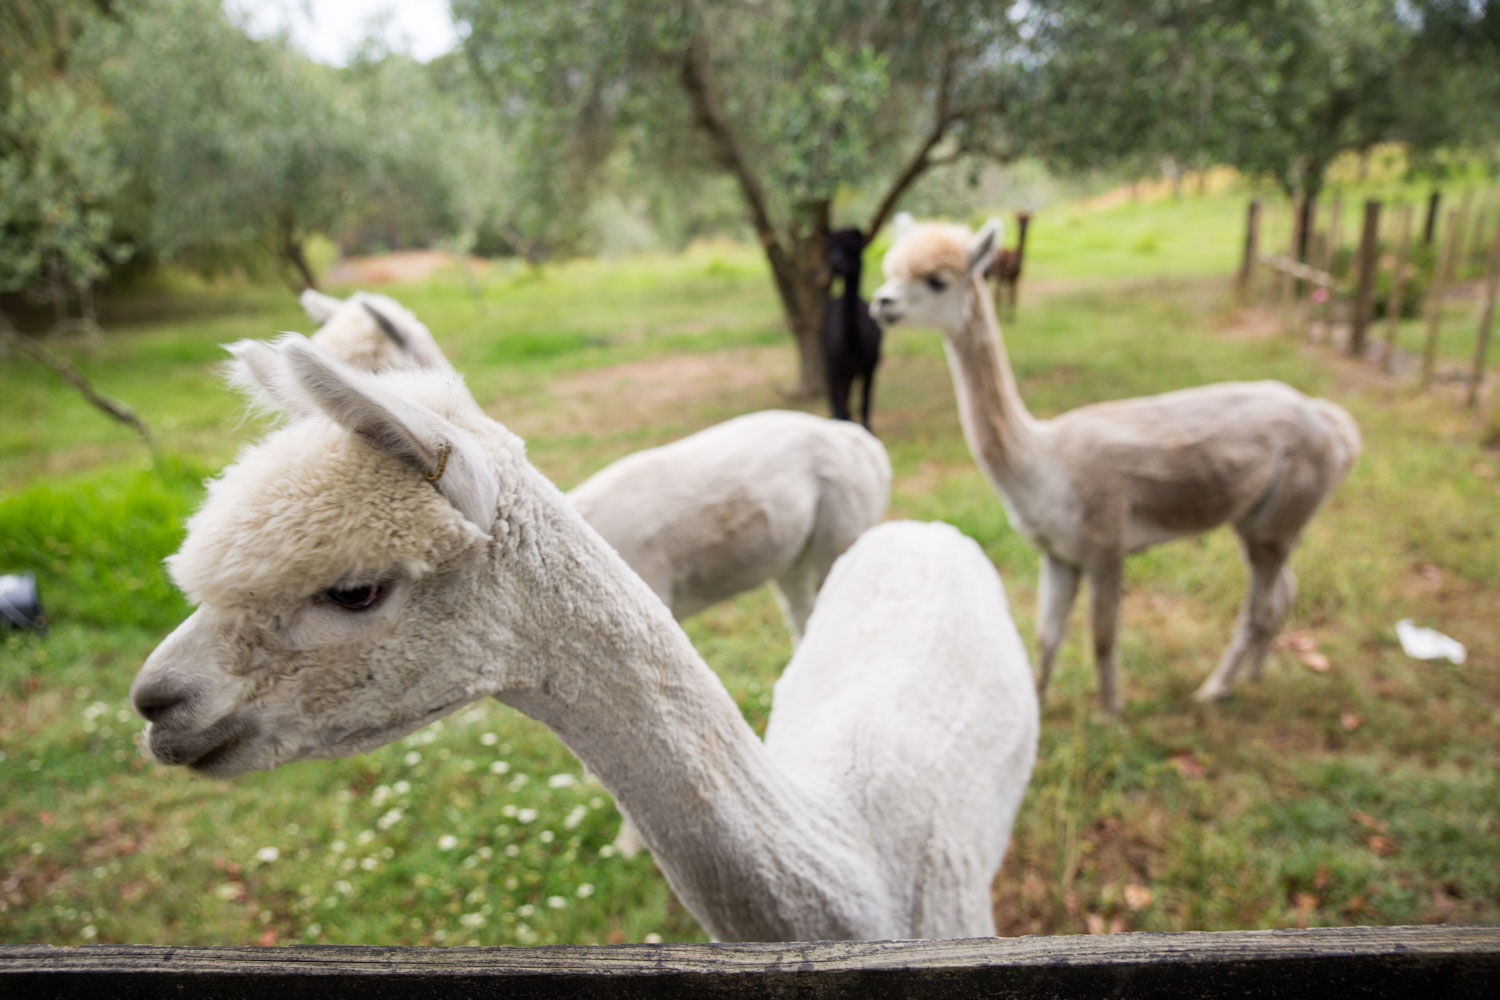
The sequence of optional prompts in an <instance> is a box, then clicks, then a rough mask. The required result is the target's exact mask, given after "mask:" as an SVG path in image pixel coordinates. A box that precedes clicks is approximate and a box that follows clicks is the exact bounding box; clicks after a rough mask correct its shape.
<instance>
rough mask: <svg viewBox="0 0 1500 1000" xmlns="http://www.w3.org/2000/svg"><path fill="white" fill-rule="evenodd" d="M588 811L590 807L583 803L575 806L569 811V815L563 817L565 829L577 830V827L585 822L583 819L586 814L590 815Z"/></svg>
mask: <svg viewBox="0 0 1500 1000" xmlns="http://www.w3.org/2000/svg"><path fill="white" fill-rule="evenodd" d="M588 812H589V811H588V809H587V808H586V807H584V806H582V805H576V806H574V807H573V808H572V809H571V810H570V811H569V812H568V815H567V816H566V817H565V818H564V819H563V829H564V830H576V829H578V824H579V823H582V822H583V819H584V817H585V816H587V815H588Z"/></svg>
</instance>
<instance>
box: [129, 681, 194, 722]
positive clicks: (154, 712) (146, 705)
mask: <svg viewBox="0 0 1500 1000" xmlns="http://www.w3.org/2000/svg"><path fill="white" fill-rule="evenodd" d="M130 702H131V704H132V705H133V706H134V707H135V711H136V714H137V715H139V716H140V717H141V718H143V719H145V720H146V721H147V722H160V721H161V720H162V719H163V718H165V717H166V716H167V715H168V714H169V713H171V712H172V711H173V710H174V709H177V708H181V707H182V706H184V705H186V704H187V703H188V695H187V692H186V691H185V690H183V689H182V688H180V687H177V686H176V685H174V684H170V683H164V682H161V681H158V682H155V683H152V684H145V685H143V686H141V687H139V688H136V689H134V690H132V691H131V692H130Z"/></svg>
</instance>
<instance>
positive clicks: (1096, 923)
mask: <svg viewBox="0 0 1500 1000" xmlns="http://www.w3.org/2000/svg"><path fill="white" fill-rule="evenodd" d="M1083 922H1084V925H1085V926H1087V927H1088V930H1089V933H1090V934H1103V933H1104V915H1103V914H1100V913H1090V914H1089V915H1088V916H1086V917H1084V918H1083Z"/></svg>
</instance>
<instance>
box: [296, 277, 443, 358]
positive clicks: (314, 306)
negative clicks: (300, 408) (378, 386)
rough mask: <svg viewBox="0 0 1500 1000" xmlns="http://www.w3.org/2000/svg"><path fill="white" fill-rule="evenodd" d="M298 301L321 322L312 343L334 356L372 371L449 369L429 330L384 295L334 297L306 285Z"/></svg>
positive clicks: (356, 294) (358, 293)
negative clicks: (306, 287)
mask: <svg viewBox="0 0 1500 1000" xmlns="http://www.w3.org/2000/svg"><path fill="white" fill-rule="evenodd" d="M298 301H299V302H301V303H302V309H303V311H304V312H306V313H307V315H308V316H309V317H311V318H312V319H313V320H315V321H316V322H317V323H319V324H321V325H320V327H319V329H318V332H317V333H315V334H313V336H312V342H313V343H314V344H317V345H318V346H319V347H321V348H322V349H323V350H324V351H327V352H328V353H329V354H331V355H332V356H333V357H335V358H337V359H339V360H340V361H344V362H347V363H348V364H351V365H354V366H355V367H356V368H363V369H364V370H365V371H372V372H373V371H385V370H387V369H390V368H432V369H434V370H436V371H447V372H451V371H452V370H453V366H452V365H450V364H449V363H448V359H447V358H446V357H444V356H443V352H442V349H441V348H439V347H438V345H437V341H436V340H435V339H433V336H432V331H430V330H428V329H427V327H426V326H425V325H424V324H423V323H422V321H421V320H419V319H417V317H416V316H415V315H413V314H412V312H411V310H409V309H407V308H406V307H404V306H403V305H401V303H399V302H397V301H396V300H395V299H393V298H391V297H390V296H388V295H375V294H372V293H370V292H355V293H354V294H353V295H351V296H349V298H347V299H342V300H340V299H336V298H334V297H333V296H331V295H324V294H323V293H322V292H319V291H316V290H314V289H311V288H309V289H307V290H306V291H304V292H303V293H302V295H301V296H300V297H299V298H298Z"/></svg>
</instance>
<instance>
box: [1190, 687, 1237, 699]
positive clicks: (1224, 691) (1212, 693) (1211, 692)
mask: <svg viewBox="0 0 1500 1000" xmlns="http://www.w3.org/2000/svg"><path fill="white" fill-rule="evenodd" d="M1229 695H1230V690H1229V688H1228V687H1224V686H1221V685H1218V684H1204V685H1203V686H1202V687H1200V688H1199V689H1198V690H1196V691H1194V692H1193V700H1194V701H1201V702H1204V703H1205V704H1206V703H1208V702H1212V701H1223V700H1224V699H1225V698H1228V697H1229Z"/></svg>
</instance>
